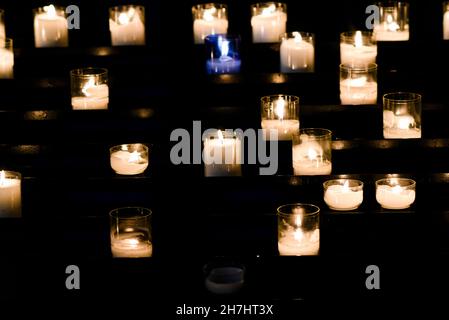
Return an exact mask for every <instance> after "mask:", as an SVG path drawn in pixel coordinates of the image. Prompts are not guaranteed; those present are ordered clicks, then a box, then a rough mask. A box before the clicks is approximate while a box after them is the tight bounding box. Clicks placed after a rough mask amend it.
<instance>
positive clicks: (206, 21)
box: [193, 7, 228, 44]
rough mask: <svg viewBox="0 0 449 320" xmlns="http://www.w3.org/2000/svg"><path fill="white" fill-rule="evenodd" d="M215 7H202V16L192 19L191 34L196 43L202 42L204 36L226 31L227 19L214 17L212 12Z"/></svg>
mask: <svg viewBox="0 0 449 320" xmlns="http://www.w3.org/2000/svg"><path fill="white" fill-rule="evenodd" d="M216 10H217V9H216V8H215V7H213V8H209V9H204V13H203V18H202V19H195V20H194V21H193V35H194V38H195V43H196V44H201V43H204V38H206V37H207V36H208V35H210V34H226V33H227V32H228V20H227V19H226V18H216V17H215V16H214V15H213V14H214V13H215V12H216Z"/></svg>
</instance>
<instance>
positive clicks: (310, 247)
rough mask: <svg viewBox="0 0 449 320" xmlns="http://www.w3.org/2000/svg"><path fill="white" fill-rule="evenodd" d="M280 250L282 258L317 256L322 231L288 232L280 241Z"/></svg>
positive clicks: (299, 230)
mask: <svg viewBox="0 0 449 320" xmlns="http://www.w3.org/2000/svg"><path fill="white" fill-rule="evenodd" d="M278 250H279V255H281V256H316V255H318V252H319V250H320V230H319V229H316V230H314V231H311V232H304V231H303V230H302V229H301V228H297V229H296V230H294V229H293V228H292V229H290V230H287V231H286V232H284V233H283V234H282V236H281V238H280V239H279V241H278Z"/></svg>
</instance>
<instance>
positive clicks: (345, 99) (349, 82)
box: [340, 77, 377, 105]
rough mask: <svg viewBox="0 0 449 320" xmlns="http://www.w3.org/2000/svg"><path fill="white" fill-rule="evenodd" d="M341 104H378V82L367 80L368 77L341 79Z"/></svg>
mask: <svg viewBox="0 0 449 320" xmlns="http://www.w3.org/2000/svg"><path fill="white" fill-rule="evenodd" d="M340 100H341V104H346V105H348V104H351V105H359V104H376V103H377V82H374V81H367V78H366V77H360V78H356V79H343V80H340Z"/></svg>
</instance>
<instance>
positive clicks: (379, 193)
mask: <svg viewBox="0 0 449 320" xmlns="http://www.w3.org/2000/svg"><path fill="white" fill-rule="evenodd" d="M415 197H416V182H415V181H414V180H412V179H406V178H386V179H380V180H377V181H376V201H377V202H378V203H379V204H380V205H381V206H382V208H384V209H390V210H400V209H407V208H408V207H410V206H411V205H412V204H413V202H415Z"/></svg>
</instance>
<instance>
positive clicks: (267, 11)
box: [251, 2, 287, 43]
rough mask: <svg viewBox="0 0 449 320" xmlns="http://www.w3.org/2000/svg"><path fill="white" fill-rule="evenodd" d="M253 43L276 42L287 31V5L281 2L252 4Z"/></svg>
mask: <svg viewBox="0 0 449 320" xmlns="http://www.w3.org/2000/svg"><path fill="white" fill-rule="evenodd" d="M251 13H252V17H251V26H252V30H253V43H274V42H279V41H280V40H281V36H282V35H283V34H284V33H286V28H287V27H286V26H287V5H286V4H285V3H280V2H263V3H256V4H253V5H251Z"/></svg>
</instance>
